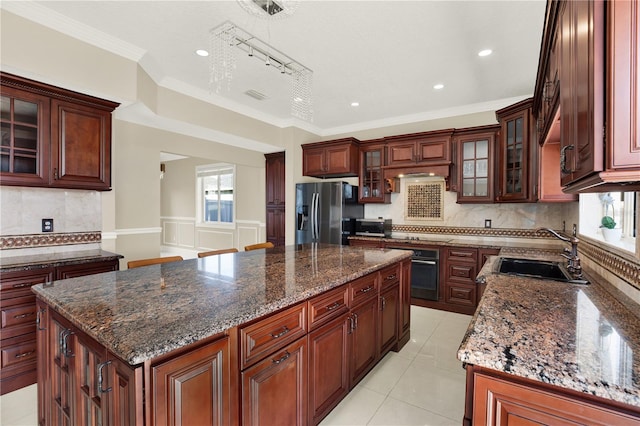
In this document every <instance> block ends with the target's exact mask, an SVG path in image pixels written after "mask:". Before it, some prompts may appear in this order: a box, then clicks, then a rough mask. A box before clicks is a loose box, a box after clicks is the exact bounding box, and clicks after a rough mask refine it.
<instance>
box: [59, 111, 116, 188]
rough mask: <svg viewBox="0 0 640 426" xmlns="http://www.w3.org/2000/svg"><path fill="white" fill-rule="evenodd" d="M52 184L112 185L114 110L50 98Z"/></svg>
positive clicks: (67, 186)
mask: <svg viewBox="0 0 640 426" xmlns="http://www.w3.org/2000/svg"><path fill="white" fill-rule="evenodd" d="M51 167H52V170H51V184H50V185H51V186H53V187H61V188H83V189H98V190H108V189H110V187H111V113H110V111H105V110H101V109H96V108H92V107H87V106H83V105H78V104H75V103H71V102H66V101H61V100H57V99H53V100H52V101H51Z"/></svg>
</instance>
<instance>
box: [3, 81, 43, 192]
mask: <svg viewBox="0 0 640 426" xmlns="http://www.w3.org/2000/svg"><path fill="white" fill-rule="evenodd" d="M3 82H4V80H3ZM0 99H1V101H0V129H1V130H2V140H1V141H0V178H1V179H0V181H1V182H2V185H23V186H46V185H47V184H48V183H49V122H48V121H47V120H48V119H47V117H48V116H49V98H47V97H45V96H40V95H37V94H35V93H31V92H28V91H24V90H20V89H16V88H13V87H7V86H4V85H3V86H2V95H0Z"/></svg>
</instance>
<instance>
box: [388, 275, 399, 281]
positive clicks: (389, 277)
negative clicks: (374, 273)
mask: <svg viewBox="0 0 640 426" xmlns="http://www.w3.org/2000/svg"><path fill="white" fill-rule="evenodd" d="M395 279H396V274H391V275H388V276H387V278H385V280H386V281H389V280H395Z"/></svg>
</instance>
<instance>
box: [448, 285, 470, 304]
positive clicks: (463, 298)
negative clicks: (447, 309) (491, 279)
mask: <svg viewBox="0 0 640 426" xmlns="http://www.w3.org/2000/svg"><path fill="white" fill-rule="evenodd" d="M445 301H446V302H447V303H453V304H456V305H464V306H476V287H475V286H464V285H447V286H446V294H445Z"/></svg>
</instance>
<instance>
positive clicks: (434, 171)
mask: <svg viewBox="0 0 640 426" xmlns="http://www.w3.org/2000/svg"><path fill="white" fill-rule="evenodd" d="M449 169H450V166H449V164H441V165H429V166H405V167H383V169H382V174H383V176H384V178H385V179H396V178H399V177H407V176H411V177H433V176H441V177H443V178H444V179H445V180H448V179H449V173H450V170H449Z"/></svg>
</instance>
